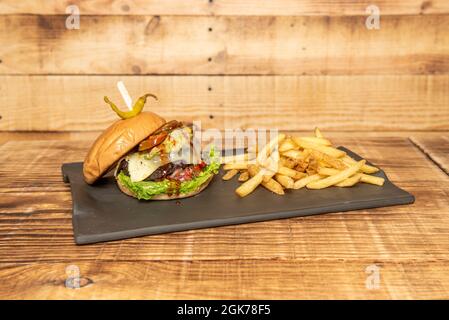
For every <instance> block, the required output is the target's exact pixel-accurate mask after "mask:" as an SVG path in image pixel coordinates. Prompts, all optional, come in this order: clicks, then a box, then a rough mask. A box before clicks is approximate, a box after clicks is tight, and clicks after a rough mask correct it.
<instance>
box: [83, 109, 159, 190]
mask: <svg viewBox="0 0 449 320" xmlns="http://www.w3.org/2000/svg"><path fill="white" fill-rule="evenodd" d="M163 124H165V119H163V118H162V117H160V116H158V115H157V114H155V113H153V112H141V113H140V114H139V115H137V116H135V117H133V118H130V119H126V120H118V121H116V122H114V123H113V124H112V125H111V126H109V128H107V129H106V130H105V131H104V132H103V133H102V134H101V135H100V136H99V137H98V138H97V140H95V142H94V143H93V145H92V147H91V148H90V150H89V152H88V154H87V156H86V159H85V160H84V165H83V175H84V180H85V181H86V182H87V183H88V184H92V183H94V182H95V181H97V180H98V179H99V178H100V177H101V176H103V175H104V174H105V173H107V172H108V171H109V170H110V169H112V168H113V166H114V164H116V163H117V161H118V160H119V159H121V158H122V157H123V156H125V155H126V154H127V153H128V152H129V151H131V150H132V149H133V148H134V147H135V146H137V145H138V144H139V143H140V142H141V141H142V140H143V139H145V138H146V137H148V136H149V135H151V134H152V133H153V132H154V131H156V130H157V129H158V128H159V127H161V126H162V125H163Z"/></svg>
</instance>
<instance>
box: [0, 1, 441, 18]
mask: <svg viewBox="0 0 449 320" xmlns="http://www.w3.org/2000/svg"><path fill="white" fill-rule="evenodd" d="M73 4H75V5H77V6H78V7H79V9H80V12H81V14H84V15H93V14H94V15H141V14H149V15H215V16H217V15H237V16H238V15H259V16H261V15H268V16H272V15H277V16H294V15H365V14H366V7H367V6H368V5H369V3H368V2H367V3H360V1H357V0H338V1H332V0H327V1H316V0H300V1H298V0H214V1H209V0H189V1H185V0H170V1H161V0H133V1H130V0H109V1H108V0H88V1H83V0H21V1H17V0H2V1H1V2H0V14H66V8H67V6H69V5H73ZM375 4H376V5H377V6H378V7H379V8H381V10H382V11H381V12H382V15H399V14H404V15H407V14H435V13H449V4H448V2H447V1H445V0H432V1H422V0H376V2H375Z"/></svg>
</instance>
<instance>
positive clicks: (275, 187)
mask: <svg viewBox="0 0 449 320" xmlns="http://www.w3.org/2000/svg"><path fill="white" fill-rule="evenodd" d="M262 186H263V187H264V188H265V189H267V190H270V191H271V192H274V193H276V194H279V195H283V194H285V192H284V189H283V188H282V186H281V185H280V183H279V182H277V181H275V180H273V179H270V180H268V181H267V182H262Z"/></svg>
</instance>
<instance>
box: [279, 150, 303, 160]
mask: <svg viewBox="0 0 449 320" xmlns="http://www.w3.org/2000/svg"><path fill="white" fill-rule="evenodd" d="M282 155H283V156H284V157H288V158H290V159H293V160H296V161H298V160H301V159H303V158H304V155H303V153H302V152H301V151H299V150H289V151H286V152H283V153H282Z"/></svg>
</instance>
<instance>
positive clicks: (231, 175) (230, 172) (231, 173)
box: [222, 169, 239, 180]
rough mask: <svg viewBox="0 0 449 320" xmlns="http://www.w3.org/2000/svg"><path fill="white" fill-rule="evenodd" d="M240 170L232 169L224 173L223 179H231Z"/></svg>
mask: <svg viewBox="0 0 449 320" xmlns="http://www.w3.org/2000/svg"><path fill="white" fill-rule="evenodd" d="M238 172H239V171H238V170H237V169H231V170H229V171H228V172H226V173H225V174H224V175H223V177H222V179H223V180H231V179H232V178H233V177H234V176H235V175H236V174H237V173H238Z"/></svg>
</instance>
